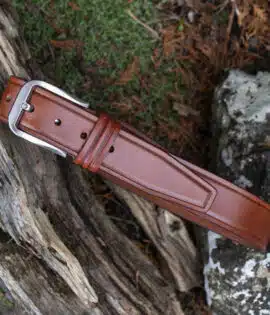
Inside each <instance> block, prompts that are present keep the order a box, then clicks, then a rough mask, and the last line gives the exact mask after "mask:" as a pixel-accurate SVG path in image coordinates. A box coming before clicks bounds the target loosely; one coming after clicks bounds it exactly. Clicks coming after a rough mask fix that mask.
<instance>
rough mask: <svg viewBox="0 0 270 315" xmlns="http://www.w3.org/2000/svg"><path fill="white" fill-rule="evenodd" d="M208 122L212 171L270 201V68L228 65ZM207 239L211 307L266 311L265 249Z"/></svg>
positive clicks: (268, 259)
mask: <svg viewBox="0 0 270 315" xmlns="http://www.w3.org/2000/svg"><path fill="white" fill-rule="evenodd" d="M213 122H214V128H213V129H214V132H213V135H215V137H216V140H217V143H216V157H217V159H216V161H215V163H214V164H215V166H216V168H215V171H216V173H217V174H218V175H219V176H221V177H223V178H225V179H228V180H229V181H231V182H233V183H234V184H236V185H238V186H240V187H242V188H244V189H247V190H248V191H250V192H252V193H254V194H256V195H257V196H259V197H261V198H262V199H264V200H266V201H268V202H270V74H269V73H262V72H260V73H258V74H257V75H256V76H252V75H248V74H246V73H244V72H241V71H236V70H234V71H231V72H230V73H229V76H228V77H227V79H226V80H225V81H224V82H223V84H222V85H221V86H220V87H219V88H218V89H217V90H216V93H215V98H214V102H213ZM269 229H270V227H269ZM207 240H208V241H207V243H208V244H207V245H208V246H207V247H208V248H207V254H208V255H207V256H208V258H207V259H206V263H205V267H204V275H205V289H206V292H207V300H208V303H209V305H211V308H212V310H213V312H214V313H215V314H216V315H234V314H235V315H236V314H237V315H241V314H247V315H266V314H270V254H269V253H268V254H267V253H262V252H259V251H256V250H254V249H251V248H247V247H245V246H242V245H239V244H235V243H233V242H231V241H230V240H228V239H226V238H224V237H222V236H220V235H218V234H215V233H213V232H208V234H207Z"/></svg>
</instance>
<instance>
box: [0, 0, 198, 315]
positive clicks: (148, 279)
mask: <svg viewBox="0 0 270 315" xmlns="http://www.w3.org/2000/svg"><path fill="white" fill-rule="evenodd" d="M0 5H1V6H0V24H1V28H0V70H1V71H0V89H1V91H2V90H3V87H4V84H5V82H6V80H7V78H8V77H9V76H10V75H18V76H21V77H24V78H30V77H35V78H39V79H43V75H42V73H41V71H40V70H39V69H37V68H36V67H35V66H33V61H31V56H30V53H29V51H28V48H27V45H26V43H25V42H24V41H23V39H22V38H21V37H20V35H19V31H18V25H17V24H16V18H15V12H14V11H13V10H12V8H11V6H10V5H9V4H8V3H7V2H6V1H1V4H0ZM93 180H96V176H93V175H91V174H89V173H88V172H86V171H83V170H82V169H80V168H79V167H78V166H75V165H73V164H72V163H71V161H69V160H64V159H62V158H60V157H57V156H55V155H53V154H51V153H50V152H46V151H44V150H42V149H40V148H38V147H37V146H35V145H32V144H30V143H26V142H25V141H24V140H21V139H18V138H16V137H15V136H13V135H12V134H11V132H10V131H9V130H8V128H7V127H6V126H3V125H1V126H0V227H1V229H2V231H3V232H1V235H0V257H1V258H0V278H1V279H2V281H3V283H4V285H5V287H6V288H4V289H3V291H4V293H5V295H4V298H6V295H7V293H6V291H7V290H9V292H10V294H11V295H12V298H13V299H14V302H13V300H12V302H11V305H9V306H8V307H7V309H9V310H10V311H11V312H12V314H23V313H25V314H38V315H39V314H54V315H55V314H65V315H66V314H91V315H96V314H97V315H101V314H104V315H105V314H108V315H109V314H110V315H113V314H117V315H118V314H129V315H132V314H151V315H152V314H153V315H159V314H160V315H164V314H166V315H169V314H172V315H181V314H183V313H184V312H183V310H182V306H181V299H180V297H179V294H178V292H180V291H188V290H189V289H191V288H193V287H195V286H198V285H200V277H199V276H198V259H197V253H196V250H195V247H194V245H193V243H192V241H191V239H190V237H189V235H188V233H187V231H186V228H185V225H184V223H183V222H182V221H181V220H180V219H179V218H176V217H174V216H173V215H171V214H169V213H167V212H166V210H161V209H156V208H155V206H154V205H152V204H151V203H149V202H147V201H145V200H143V199H142V198H139V197H138V196H135V195H133V194H130V193H128V192H127V191H124V190H122V189H120V188H119V187H116V186H113V185H112V184H109V185H112V191H113V192H111V195H112V196H113V198H116V199H117V200H118V201H117V203H118V204H120V206H117V205H114V207H120V208H121V209H124V210H123V211H124V213H125V215H129V216H130V217H131V218H132V222H133V224H135V225H136V227H137V228H138V229H140V230H141V231H142V232H141V233H142V234H143V235H145V236H146V238H147V239H148V240H149V241H150V242H151V243H152V244H153V245H152V246H153V248H154V250H153V251H154V252H155V257H154V258H153V257H152V256H151V255H149V254H146V253H145V252H144V251H143V250H142V248H141V246H138V242H135V241H134V240H133V239H132V238H131V237H130V235H128V234H127V235H126V233H124V231H123V229H121V224H120V225H119V223H118V224H116V220H115V218H113V217H112V216H111V215H110V213H111V212H112V211H113V206H112V204H110V203H109V205H107V207H105V206H104V205H103V204H102V203H101V202H100V200H99V198H98V196H97V195H96V194H95V193H94V190H93ZM97 180H98V181H100V179H97ZM102 185H105V184H104V183H102ZM106 189H107V188H106ZM116 219H117V218H116ZM119 220H120V222H121V218H118V221H119ZM124 223H125V219H123V224H124ZM175 226H176V228H175ZM0 300H1V298H0ZM13 303H14V304H15V305H13ZM0 304H1V303H0ZM7 311H8V310H7Z"/></svg>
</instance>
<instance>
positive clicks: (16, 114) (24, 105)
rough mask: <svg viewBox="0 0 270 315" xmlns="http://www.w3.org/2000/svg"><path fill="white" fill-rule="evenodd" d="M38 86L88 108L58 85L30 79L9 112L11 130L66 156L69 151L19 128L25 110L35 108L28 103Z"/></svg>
mask: <svg viewBox="0 0 270 315" xmlns="http://www.w3.org/2000/svg"><path fill="white" fill-rule="evenodd" d="M36 87H40V88H43V89H45V90H47V91H49V92H51V93H53V94H56V95H57V96H60V97H62V98H64V99H66V100H68V101H70V102H72V103H74V104H75V105H78V106H81V107H84V108H88V104H86V103H83V102H81V101H79V100H78V99H76V98H74V97H72V96H70V95H69V94H67V93H66V92H64V91H63V90H61V89H59V88H57V87H56V86H54V85H52V84H49V83H47V82H44V81H37V80H33V81H29V82H27V83H25V85H24V86H23V87H22V88H21V90H20V92H19V94H18V96H17V98H16V100H15V102H14V104H13V106H12V109H11V111H10V113H9V116H8V124H9V128H10V130H11V131H12V132H13V133H14V134H15V135H17V136H18V137H20V138H23V139H25V140H27V141H29V142H32V143H34V144H36V145H38V146H41V147H43V148H46V149H48V150H50V151H52V152H54V153H56V154H58V155H60V156H63V157H66V156H67V153H66V152H65V151H63V150H60V149H58V148H57V147H55V146H53V145H51V144H49V143H47V142H46V141H43V140H41V139H38V138H37V137H34V136H32V135H30V134H28V133H26V132H24V131H23V130H20V129H18V123H19V121H20V119H21V117H22V115H23V112H24V111H28V112H31V111H33V109H34V106H33V105H31V104H29V103H28V99H29V97H30V95H31V94H32V91H33V89H34V88H36Z"/></svg>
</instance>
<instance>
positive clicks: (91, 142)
mask: <svg viewBox="0 0 270 315" xmlns="http://www.w3.org/2000/svg"><path fill="white" fill-rule="evenodd" d="M119 132H120V124H119V123H117V122H114V121H113V120H111V118H110V117H109V116H108V115H106V114H101V115H100V117H99V119H98V121H97V123H96V125H95V126H94V128H93V130H92V131H91V133H90V135H89V137H88V139H87V141H86V143H85V144H84V146H83V148H82V149H81V151H80V152H79V154H78V155H77V157H76V158H75V160H74V163H75V164H79V165H81V166H82V167H83V168H87V169H88V170H89V171H91V172H94V173H96V172H97V171H98V170H99V168H100V166H101V164H102V161H103V160H104V158H105V157H106V155H107V154H108V153H109V152H110V149H111V148H113V144H114V142H115V140H116V138H117V136H118V134H119Z"/></svg>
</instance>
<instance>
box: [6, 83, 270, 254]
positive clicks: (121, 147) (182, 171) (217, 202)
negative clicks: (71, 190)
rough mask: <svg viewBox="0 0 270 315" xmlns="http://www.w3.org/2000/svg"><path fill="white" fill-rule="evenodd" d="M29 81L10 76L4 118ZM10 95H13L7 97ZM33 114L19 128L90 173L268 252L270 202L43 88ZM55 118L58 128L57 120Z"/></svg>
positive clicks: (36, 97)
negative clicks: (71, 158) (55, 148)
mask: <svg viewBox="0 0 270 315" xmlns="http://www.w3.org/2000/svg"><path fill="white" fill-rule="evenodd" d="M23 84H24V81H23V80H21V79H18V78H15V77H11V79H10V81H9V84H8V86H7V88H6V89H5V92H4V94H3V97H2V102H1V105H0V120H2V121H3V122H7V118H8V113H9V110H10V109H11V107H12V104H13V102H14V100H15V98H16V95H17V94H18V92H19V90H20V88H21V86H22V85H23ZM8 96H11V98H12V99H11V100H9V97H8ZM29 103H31V104H33V105H34V111H33V112H31V113H30V112H24V114H23V116H22V118H21V120H20V123H19V128H20V129H22V130H24V131H26V132H28V133H30V134H32V135H34V136H36V137H38V138H40V139H43V140H45V141H47V142H48V143H50V144H52V145H54V146H56V147H58V148H60V149H63V150H64V151H66V152H67V153H68V154H69V155H70V156H72V157H73V158H74V162H75V163H76V164H80V165H82V166H83V167H85V168H88V169H89V170H91V171H94V172H98V173H100V174H101V175H102V176H104V177H106V178H108V179H110V180H112V181H113V182H115V183H117V184H119V185H120V186H122V187H125V188H127V189H129V190H131V191H133V192H135V193H137V194H139V195H141V196H143V197H145V198H147V199H149V200H151V201H153V202H154V203H156V204H157V205H159V206H161V207H164V208H166V209H168V210H170V211H171V212H173V213H175V214H177V215H179V216H182V217H184V218H186V219H188V220H191V221H193V222H195V223H197V224H199V225H202V226H204V227H207V228H209V229H211V230H213V231H215V232H217V233H220V234H223V235H225V236H226V237H228V238H230V239H232V240H234V241H238V242H240V243H242V244H245V245H248V246H251V247H256V248H258V249H261V250H266V248H267V245H268V244H269V243H270V205H269V204H267V203H265V202H263V201H261V200H260V199H259V198H257V197H256V196H254V195H252V194H250V193H248V192H246V191H244V190H242V189H240V188H238V187H236V186H234V185H232V184H231V183H229V182H227V181H225V180H223V179H221V178H219V177H217V176H215V175H213V174H211V173H209V172H207V171H205V170H203V169H201V168H199V167H197V166H195V165H193V164H191V163H189V162H187V161H185V160H183V159H181V158H178V157H174V156H172V155H170V154H169V153H167V152H166V151H165V150H163V149H162V148H160V147H159V146H158V145H154V144H152V143H151V142H150V141H148V139H145V138H144V137H143V136H140V135H139V133H137V132H136V131H134V129H132V128H131V127H129V126H127V125H124V124H121V129H120V124H119V123H117V122H114V121H112V120H111V119H110V118H109V117H108V116H107V115H105V114H102V115H101V116H100V117H99V118H98V117H96V116H95V115H94V113H93V112H91V111H89V110H86V109H84V108H80V107H78V106H76V105H74V104H72V103H70V102H68V101H66V100H64V99H62V98H61V97H58V96H56V95H54V94H51V93H50V92H48V91H46V90H43V89H41V88H36V89H35V90H34V92H33V93H32V96H31V99H30V100H29ZM55 119H60V120H61V125H60V126H57V125H55V123H54V121H55Z"/></svg>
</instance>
